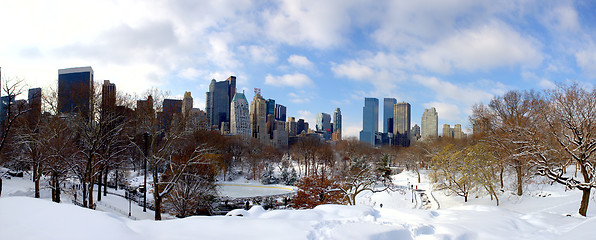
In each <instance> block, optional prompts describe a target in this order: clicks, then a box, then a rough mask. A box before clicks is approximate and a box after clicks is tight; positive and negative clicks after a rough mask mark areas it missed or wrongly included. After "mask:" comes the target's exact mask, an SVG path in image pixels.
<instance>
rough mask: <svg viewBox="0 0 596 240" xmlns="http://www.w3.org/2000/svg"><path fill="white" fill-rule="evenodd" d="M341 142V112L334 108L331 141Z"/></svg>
mask: <svg viewBox="0 0 596 240" xmlns="http://www.w3.org/2000/svg"><path fill="white" fill-rule="evenodd" d="M340 140H341V110H340V109H339V108H336V109H335V111H334V112H333V141H340Z"/></svg>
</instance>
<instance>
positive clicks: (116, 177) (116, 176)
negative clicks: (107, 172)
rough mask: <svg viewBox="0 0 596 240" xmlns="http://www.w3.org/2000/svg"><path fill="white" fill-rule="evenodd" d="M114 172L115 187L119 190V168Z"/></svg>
mask: <svg viewBox="0 0 596 240" xmlns="http://www.w3.org/2000/svg"><path fill="white" fill-rule="evenodd" d="M114 173H115V174H114V175H115V176H114V189H115V190H116V191H118V169H117V168H116V169H115V170H114Z"/></svg>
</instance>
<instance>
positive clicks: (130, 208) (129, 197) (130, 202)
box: [124, 189, 132, 217]
mask: <svg viewBox="0 0 596 240" xmlns="http://www.w3.org/2000/svg"><path fill="white" fill-rule="evenodd" d="M124 193H125V194H126V198H127V199H128V216H129V217H130V216H131V215H132V214H131V210H132V206H131V205H132V196H131V195H132V192H131V191H130V189H128V190H126V192H124Z"/></svg>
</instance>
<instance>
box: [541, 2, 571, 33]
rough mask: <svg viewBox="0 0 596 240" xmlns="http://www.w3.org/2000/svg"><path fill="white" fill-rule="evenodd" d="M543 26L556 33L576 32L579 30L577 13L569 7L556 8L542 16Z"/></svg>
mask: <svg viewBox="0 0 596 240" xmlns="http://www.w3.org/2000/svg"><path fill="white" fill-rule="evenodd" d="M542 21H543V22H544V24H545V25H546V26H548V27H550V28H551V29H552V30H555V31H556V32H564V31H571V32H573V31H577V30H579V29H580V24H579V20H578V18H577V11H575V8H573V6H570V5H562V6H557V7H555V8H553V9H550V11H548V12H547V13H546V14H545V15H544V16H543V20H542Z"/></svg>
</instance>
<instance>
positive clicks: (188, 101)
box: [182, 92, 194, 118]
mask: <svg viewBox="0 0 596 240" xmlns="http://www.w3.org/2000/svg"><path fill="white" fill-rule="evenodd" d="M193 105H194V103H193V98H192V94H191V92H184V98H183V99H182V115H184V117H186V118H188V117H189V115H190V111H191V110H192V108H193Z"/></svg>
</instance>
